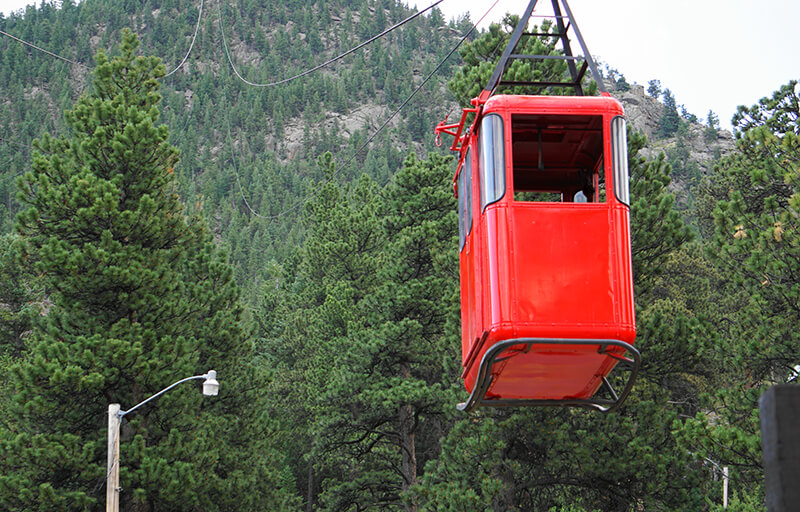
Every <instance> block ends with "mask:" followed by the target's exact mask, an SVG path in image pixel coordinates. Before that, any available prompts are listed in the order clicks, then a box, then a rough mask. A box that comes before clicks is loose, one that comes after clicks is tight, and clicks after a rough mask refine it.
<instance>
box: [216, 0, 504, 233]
mask: <svg viewBox="0 0 800 512" xmlns="http://www.w3.org/2000/svg"><path fill="white" fill-rule="evenodd" d="M499 1H500V0H495V1H494V3H493V4H492V5H491V6H490V7H489V9H487V10H486V12H485V13H484V14H483V16H481V18H480V19H479V20H478V21H477V22H476V23H475V24H474V25H472V28H470V29H469V30H468V31H467V32H466V33H465V34H464V35H463V36H462V37H461V39H459V41H458V43H456V45H455V46H454V47H453V49H451V50H450V52H449V53H448V54H447V55H446V56H445V57H444V58H443V59H442V60H441V61H439V64H437V65H436V68H434V70H433V71H431V72H430V73H429V74H428V76H426V77H425V78H424V79H423V80H422V83H421V84H419V86H418V87H417V88H416V89H414V92H412V93H411V95H409V96H408V98H406V99H405V101H403V103H402V104H401V105H400V107H398V108H397V110H395V111H394V112H393V113H392V114H391V115H390V116H389V117H388V118H387V119H386V120H385V121H384V122H383V124H382V125H381V126H380V127H379V128H378V129H377V130H375V132H374V133H373V134H372V135H371V136H370V137H369V138H368V139H367V141H366V142H364V144H362V145H361V146H360V147H359V148H358V149H357V150H356V151H355V152H354V153H353V155H352V156H351V157H350V158H349V159H347V161H346V162H345V163H344V164H342V165H341V166H337V167H336V170H335V171H334V172H333V173H331V175H330V177H328V178H327V179H326V180H325V181H323V182H322V183H320V185H319V186H318V187H316V188H315V189H314V190H312V191H311V193H309V194H308V195H307V196H306V197H304V198H303V199H301V200H300V201H297V202H296V203H295V204H294V205H292V206H291V207H289V208H287V209H286V210H283V211H282V212H280V213H277V214H275V215H269V216H267V215H261V214H259V213H257V212H255V211H254V210H253V209H252V207H251V206H250V203H249V202H248V201H247V198H245V196H244V189H243V188H242V186H241V182H239V191H240V193H241V195H242V199H243V200H244V202H245V206H246V207H247V209H248V210H250V212H251V213H253V214H254V215H255V216H256V217H258V218H261V219H270V220H275V219H278V218H280V217H283V216H284V215H286V214H288V213H290V212H292V211H294V210H296V209H297V208H299V207H300V206H302V205H304V204H306V203H307V202H308V201H309V200H311V199H312V198H313V197H315V196H316V195H317V194H318V193H319V192H320V191H321V190H322V188H323V187H324V186H325V185H327V184H328V183H330V182H331V181H333V179H334V178H335V177H336V176H337V175H338V174H339V173H340V172H341V171H342V169H346V168H347V167H348V166H349V165H350V163H351V162H352V161H353V160H354V159H355V158H356V157H357V156H358V154H359V153H361V151H363V150H364V148H366V147H367V145H368V144H369V143H370V142H372V141H373V140H374V139H375V137H377V136H378V134H379V133H380V132H381V131H383V129H384V128H386V126H387V125H388V124H389V123H390V122H391V120H392V119H394V118H395V117H396V116H397V114H399V113H400V112H401V111H402V110H403V108H404V107H405V106H406V105H407V104H408V103H409V102H410V101H411V99H412V98H413V97H414V96H416V94H417V93H418V92H419V91H420V90H421V89H422V87H423V86H424V85H425V84H426V83H427V82H428V81H429V80H430V79H431V77H433V75H435V74H436V73H437V72H438V71H439V69H441V67H442V66H443V65H444V63H445V62H447V59H449V58H450V57H451V56H452V55H453V54H454V53H455V52H456V50H458V48H459V47H460V46H461V44H462V43H463V42H464V41H466V39H467V38H468V37H469V36H470V35H471V34H472V32H474V31H475V29H476V28H477V27H478V25H480V24H481V22H483V19H484V18H486V16H488V15H489V13H490V12H491V11H492V9H494V8H495V6H496V5H497V4H498V2H499ZM228 130H229V131H228V137H229V141H230V124H229V125H228ZM231 146H233V144H232V142H231ZM231 152H233V147H231ZM234 165H235V164H234ZM236 179H237V181H238V180H239V174H238V171H237V173H236Z"/></svg>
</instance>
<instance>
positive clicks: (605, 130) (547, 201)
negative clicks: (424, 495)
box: [436, 0, 640, 411]
mask: <svg viewBox="0 0 800 512" xmlns="http://www.w3.org/2000/svg"><path fill="white" fill-rule="evenodd" d="M559 2H561V3H562V4H563V6H564V11H565V15H562V14H561V9H560V5H559ZM535 4H536V0H532V1H531V2H530V3H529V5H528V7H527V9H526V11H525V14H524V15H523V17H522V18H521V20H520V23H519V25H518V26H517V28H516V30H515V31H514V33H513V34H512V36H511V41H510V42H509V45H508V47H507V48H506V50H505V51H504V53H503V56H502V57H501V60H500V63H499V64H498V66H497V69H495V72H494V74H493V76H492V78H491V79H490V81H489V86H488V87H487V88H486V89H485V90H484V91H483V92H482V93H481V94H480V95H479V96H478V97H477V98H475V99H473V100H472V105H473V107H472V108H466V109H464V112H463V114H462V116H461V120H460V122H459V123H456V124H446V123H441V124H440V125H439V126H437V128H436V132H437V135H438V134H440V133H447V134H450V135H453V136H454V137H455V140H454V142H453V145H452V146H451V149H452V150H454V151H457V152H458V153H459V162H458V170H457V171H456V176H455V188H456V195H457V197H458V219H459V233H460V237H459V238H460V247H459V250H460V257H459V261H460V280H461V331H462V341H461V347H462V365H463V374H462V378H463V379H464V384H465V386H466V388H467V390H468V391H469V392H470V396H469V399H468V400H467V402H465V403H463V404H460V405H459V409H462V410H467V411H469V410H472V409H473V408H475V407H477V406H515V405H521V406H541V405H556V406H577V407H588V408H593V409H597V410H600V411H609V410H613V409H615V408H617V407H619V406H620V405H621V404H622V402H623V401H624V400H625V399H626V398H627V396H628V394H629V393H630V391H631V388H632V386H633V382H634V380H635V377H636V374H637V373H638V369H639V365H640V356H639V353H638V351H637V350H636V349H635V348H634V347H633V343H634V339H635V336H636V327H635V314H634V302H633V279H632V270H631V246H630V197H629V189H628V159H627V138H626V127H625V113H624V111H623V108H622V105H621V104H620V103H619V102H618V101H617V100H615V99H614V98H612V97H611V96H610V95H609V94H608V93H606V92H605V91H603V93H602V94H601V96H583V89H582V86H581V82H582V80H583V76H584V74H585V72H586V69H587V67H590V68H591V70H592V73H593V74H594V77H595V80H596V81H597V83H598V87H599V88H600V89H601V90H603V89H602V81H601V79H600V77H599V74H598V73H597V70H596V68H595V66H594V63H593V62H592V60H591V57H590V56H589V53H588V51H587V50H586V47H585V45H584V44H583V40H582V38H581V36H580V32H579V31H578V29H577V26H576V25H575V23H574V19H572V15H571V12H570V10H569V6H568V5H567V3H566V0H552V4H553V11H554V17H555V19H556V23H555V26H556V27H557V30H558V35H557V37H559V38H560V39H561V42H562V45H563V47H564V49H563V51H562V53H563V55H561V56H560V58H564V59H565V60H567V63H568V67H569V71H570V75H571V81H566V82H559V83H553V82H547V83H542V82H526V83H520V82H503V81H502V80H501V77H502V74H503V72H504V71H505V69H506V67H507V65H508V62H509V61H510V60H511V59H515V58H517V59H519V58H526V59H533V60H536V59H539V60H543V59H546V58H552V57H551V56H530V55H514V54H513V51H514V49H515V47H516V45H517V42H518V41H519V39H520V37H521V36H523V35H527V36H534V37H535V36H537V35H538V36H544V34H523V32H522V31H523V29H524V27H525V25H526V24H527V23H526V22H525V20H528V19H529V18H530V17H531V14H532V12H533V9H534V7H535ZM564 20H567V21H566V22H565V21H564ZM570 27H572V28H574V29H575V32H576V34H577V38H578V40H579V42H580V44H581V46H582V49H583V52H584V55H585V57H573V56H572V53H571V49H570V47H569V39H568V36H567V31H568V30H569V28H570ZM549 37H553V35H552V34H549ZM580 60H583V66H582V67H581V69H578V68H577V66H576V62H578V61H580ZM508 85H512V86H520V85H532V86H537V87H540V88H542V87H572V88H573V90H574V95H572V96H533V95H531V96H529V95H505V94H494V91H495V90H496V89H497V88H498V87H500V86H508ZM470 118H472V119H473V120H472V122H471V124H470V126H466V124H467V120H468V119H470ZM617 367H619V368H622V369H627V370H629V372H628V375H627V379H624V378H622V377H621V376H619V375H617V377H612V376H610V375H609V374H610V373H611V372H612V370H614V369H615V368H617ZM615 373H617V374H618V373H620V372H615ZM622 373H623V374H624V373H625V372H624V371H623V372H622ZM614 380H620V381H621V382H622V383H623V384H622V386H623V389H622V391H621V392H620V393H617V392H616V391H615V389H614V386H613V385H612V381H614Z"/></svg>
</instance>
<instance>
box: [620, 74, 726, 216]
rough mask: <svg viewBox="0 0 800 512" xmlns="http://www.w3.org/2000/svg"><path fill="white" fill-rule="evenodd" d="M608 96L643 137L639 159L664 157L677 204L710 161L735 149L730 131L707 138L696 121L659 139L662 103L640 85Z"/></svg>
mask: <svg viewBox="0 0 800 512" xmlns="http://www.w3.org/2000/svg"><path fill="white" fill-rule="evenodd" d="M611 94H612V95H613V96H614V97H616V98H617V99H619V100H620V102H622V105H623V106H624V107H625V116H626V118H627V120H628V123H629V124H630V125H631V126H632V127H633V129H635V130H637V131H639V132H642V133H644V134H645V135H646V136H647V146H646V147H645V148H644V149H642V151H641V152H640V154H641V156H644V157H645V158H655V157H656V156H657V155H658V154H659V153H661V152H664V153H665V154H666V155H667V158H668V159H669V160H670V163H671V164H672V166H673V175H672V185H671V187H670V188H671V189H672V191H673V192H674V193H675V195H676V197H677V199H678V203H679V205H680V204H685V202H686V201H687V198H688V196H689V195H690V190H689V188H690V187H691V186H692V185H693V183H696V181H697V180H698V178H700V177H702V176H704V175H707V174H708V173H710V172H711V171H712V169H713V166H714V162H715V161H716V160H717V159H718V158H719V157H721V156H725V155H727V154H729V153H731V152H732V151H733V150H734V149H735V147H736V144H735V141H734V138H733V134H732V133H731V132H730V131H727V130H718V131H717V134H716V136H710V135H709V134H707V133H706V132H707V126H706V125H704V124H701V123H699V122H689V123H688V125H687V126H686V128H685V129H684V130H680V131H679V133H678V134H676V135H674V136H672V137H667V138H660V137H659V136H658V126H659V121H660V120H661V117H662V116H663V114H664V104H663V103H661V102H660V101H658V100H657V99H655V98H653V97H652V96H650V95H648V94H647V93H646V92H645V89H644V87H643V86H641V85H632V86H631V87H630V89H629V90H627V91H624V92H623V91H619V90H613V89H612V90H611Z"/></svg>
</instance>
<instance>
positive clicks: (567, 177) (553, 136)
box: [511, 114, 605, 202]
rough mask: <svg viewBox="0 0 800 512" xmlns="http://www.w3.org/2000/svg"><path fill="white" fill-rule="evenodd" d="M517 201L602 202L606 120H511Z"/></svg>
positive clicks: (523, 117) (579, 117) (522, 117)
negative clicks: (604, 128) (604, 124)
mask: <svg viewBox="0 0 800 512" xmlns="http://www.w3.org/2000/svg"><path fill="white" fill-rule="evenodd" d="M511 137H512V153H513V165H514V199H515V200H516V201H550V202H553V201H564V202H598V201H604V200H605V194H603V193H601V190H600V189H601V188H603V186H604V181H605V180H604V179H603V178H604V176H603V118H602V116H589V115H563V114H544V115H527V114H518V115H512V116H511Z"/></svg>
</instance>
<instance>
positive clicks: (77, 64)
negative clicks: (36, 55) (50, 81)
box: [0, 30, 89, 69]
mask: <svg viewBox="0 0 800 512" xmlns="http://www.w3.org/2000/svg"><path fill="white" fill-rule="evenodd" d="M0 34H3V35H4V36H8V37H10V38H11V39H14V40H16V41H19V42H20V43H22V44H24V45H27V46H30V47H31V48H34V49H36V50H39V51H40V52H44V53H46V54H48V55H50V56H53V57H55V58H57V59H61V60H63V61H64V62H69V63H70V64H75V65H76V66H81V67H84V68H86V69H89V67H88V66H87V65H86V64H81V63H80V62H77V61H74V60H72V59H68V58H66V57H62V56H61V55H56V54H55V53H53V52H49V51H47V50H45V49H44V48H39V47H38V46H36V45H35V44H33V43H29V42H27V41H24V40H22V39H20V38H18V37H16V36H12V35H11V34H9V33H8V32H3V31H2V30H0Z"/></svg>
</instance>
